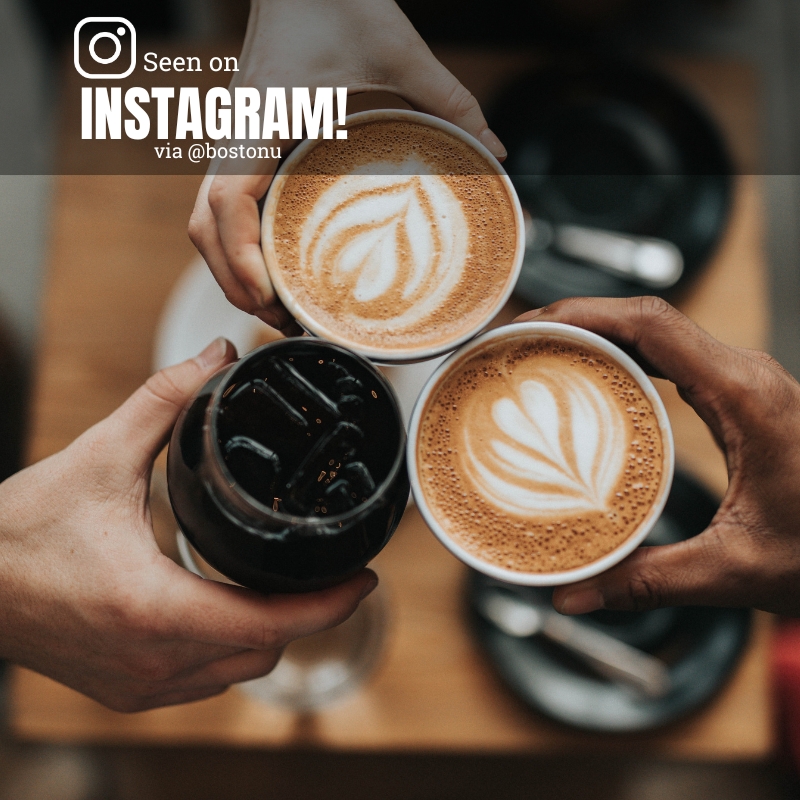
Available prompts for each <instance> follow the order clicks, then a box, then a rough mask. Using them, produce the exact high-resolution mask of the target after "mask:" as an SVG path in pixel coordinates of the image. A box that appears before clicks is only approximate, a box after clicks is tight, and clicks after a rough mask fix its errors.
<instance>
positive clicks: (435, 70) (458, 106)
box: [396, 43, 508, 161]
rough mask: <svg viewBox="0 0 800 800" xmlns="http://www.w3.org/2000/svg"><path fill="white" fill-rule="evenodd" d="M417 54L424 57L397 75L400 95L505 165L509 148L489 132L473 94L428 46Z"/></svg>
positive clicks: (423, 46)
mask: <svg viewBox="0 0 800 800" xmlns="http://www.w3.org/2000/svg"><path fill="white" fill-rule="evenodd" d="M417 51H418V52H419V53H420V54H421V55H420V56H419V57H418V58H417V59H415V60H413V61H411V62H410V63H407V64H404V68H403V71H402V72H401V73H399V74H398V75H397V89H396V91H397V93H398V94H399V95H400V96H401V97H402V98H403V99H404V100H406V101H408V102H409V103H410V104H411V105H412V106H413V107H414V108H416V109H417V110H419V111H424V112H426V113H428V114H433V115H434V116H437V117H440V118H441V119H444V120H447V121H448V122H452V123H453V124H454V125H457V126H458V127H459V128H461V129H463V130H465V131H466V132H467V133H469V134H471V135H472V136H474V137H475V138H476V139H477V140H478V141H479V142H480V143H481V144H482V145H483V146H484V147H486V149H487V150H488V151H489V152H490V153H491V154H492V155H493V156H494V157H495V158H497V159H499V160H501V161H502V160H503V159H504V158H505V157H506V156H507V155H508V153H507V151H506V148H505V147H504V146H503V144H502V142H501V141H500V140H499V139H498V138H497V136H496V135H495V134H494V132H493V131H491V130H490V128H489V126H488V124H487V123H486V117H484V116H483V111H481V107H480V105H479V103H478V101H477V100H476V99H475V97H474V96H473V95H472V93H471V92H470V91H469V90H468V89H467V88H466V87H465V86H464V85H463V84H461V83H460V82H459V81H458V79H457V78H456V77H455V75H453V74H452V73H451V72H450V71H449V70H447V69H445V67H444V66H442V64H440V63H439V61H438V60H437V59H436V57H435V56H434V55H433V53H431V51H430V50H429V49H428V47H427V45H425V44H424V43H423V45H422V47H420V48H418V49H417Z"/></svg>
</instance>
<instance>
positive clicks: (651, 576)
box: [553, 523, 746, 614]
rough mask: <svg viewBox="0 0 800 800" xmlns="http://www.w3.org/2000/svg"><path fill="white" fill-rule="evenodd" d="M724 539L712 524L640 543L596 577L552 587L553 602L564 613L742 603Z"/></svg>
mask: <svg viewBox="0 0 800 800" xmlns="http://www.w3.org/2000/svg"><path fill="white" fill-rule="evenodd" d="M723 541H724V537H723V536H722V535H721V533H720V526H715V525H714V524H713V523H712V527H711V528H709V529H708V530H707V531H705V532H704V533H702V534H701V535H700V536H696V537H694V538H693V539H688V540H686V541H685V542H679V543H677V544H671V545H664V546H661V547H640V548H638V549H637V550H635V551H634V552H633V553H632V554H631V555H630V556H628V558H626V559H625V560H624V561H622V562H621V563H619V564H617V566H615V567H613V568H612V569H610V570H608V571H607V572H604V573H603V574H601V575H598V576H597V577H595V578H590V579H589V580H586V581H581V582H580V583H575V584H570V585H569V586H559V587H558V588H557V589H556V590H555V591H554V592H553V606H554V607H555V609H556V610H557V611H560V612H561V613H562V614H587V613H589V612H590V611H597V610H599V609H604V608H605V609H610V610H614V611H647V610H650V609H653V608H661V607H663V606H684V605H712V606H726V605H734V606H738V605H741V602H742V597H743V596H746V589H745V588H744V587H743V586H742V583H743V581H742V580H740V579H739V578H737V574H738V573H737V570H735V569H732V568H731V565H730V564H729V563H728V561H729V560H728V559H727V558H726V553H725V549H724V546H723V544H722V542H723ZM743 592H745V594H743Z"/></svg>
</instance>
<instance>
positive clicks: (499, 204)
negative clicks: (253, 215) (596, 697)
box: [262, 111, 524, 363]
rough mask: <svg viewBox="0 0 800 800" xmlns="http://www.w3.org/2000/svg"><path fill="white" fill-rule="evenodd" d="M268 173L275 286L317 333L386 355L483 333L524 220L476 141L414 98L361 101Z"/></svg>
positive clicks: (505, 292) (514, 270) (267, 221)
mask: <svg viewBox="0 0 800 800" xmlns="http://www.w3.org/2000/svg"><path fill="white" fill-rule="evenodd" d="M346 127H347V139H346V140H339V139H332V140H320V141H310V142H306V143H304V145H301V147H300V148H298V151H295V153H293V154H292V156H290V158H289V160H288V161H287V163H286V164H285V165H284V166H283V167H282V170H281V172H280V173H279V174H278V176H277V177H276V179H275V181H274V182H273V185H272V187H271V189H270V193H269V195H268V198H267V204H266V206H265V210H264V223H263V235H262V242H263V248H264V256H265V260H266V263H267V267H268V269H269V273H270V276H271V278H272V280H273V283H274V285H275V289H276V291H277V293H278V295H279V296H280V298H281V300H282V301H283V302H284V304H285V305H286V306H287V308H288V309H289V310H290V311H291V312H292V313H293V314H294V315H295V316H296V318H297V319H298V321H299V322H300V323H301V324H302V325H303V326H304V327H305V328H306V329H307V330H309V331H310V332H311V333H314V334H316V335H318V336H322V337H324V338H326V339H329V340H331V341H334V342H337V343H338V344H342V345H345V346H347V347H350V348H352V349H354V350H356V351H357V352H360V353H361V354H363V355H367V356H370V357H372V358H376V359H378V360H383V361H386V362H389V363H392V362H402V361H414V360H421V359H424V358H430V357H433V356H435V355H439V354H441V353H443V352H447V351H448V350H451V349H453V348H455V347H456V346H457V345H458V344H460V343H461V342H463V341H466V339H468V338H470V337H472V336H474V335H475V334H476V333H478V332H479V331H480V330H481V329H482V328H483V327H484V326H485V325H486V324H487V323H488V322H489V321H490V320H491V318H492V317H493V316H494V315H495V314H496V313H497V311H499V310H500V308H501V307H502V306H503V304H504V303H505V301H506V300H507V299H508V296H509V294H510V293H511V290H512V289H513V286H514V283H515V282H516V278H517V275H518V272H519V267H520V264H521V259H522V253H523V250H524V241H523V237H524V231H523V226H522V223H521V211H520V208H519V202H518V200H517V197H516V194H515V192H514V189H513V187H512V186H511V183H510V181H509V179H508V177H507V176H506V175H505V173H504V172H503V170H502V168H501V167H500V165H499V164H498V163H497V162H496V161H495V160H494V158H493V157H492V156H491V155H490V154H489V153H488V151H485V150H484V149H483V147H482V145H480V144H479V143H478V142H476V141H475V140H473V139H471V137H469V136H468V135H467V134H465V133H464V132H463V131H460V130H459V129H457V128H454V126H451V125H448V124H447V123H444V122H442V121H441V120H437V119H435V118H433V117H428V116H426V115H424V114H417V113H415V112H400V111H391V112H365V113H363V114H357V115H354V116H353V117H351V118H350V119H349V121H348V123H347V126H346Z"/></svg>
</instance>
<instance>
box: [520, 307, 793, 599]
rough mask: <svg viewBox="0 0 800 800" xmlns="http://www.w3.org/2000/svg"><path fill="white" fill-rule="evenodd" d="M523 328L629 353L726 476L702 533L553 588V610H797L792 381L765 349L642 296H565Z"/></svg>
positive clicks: (531, 315) (525, 316)
mask: <svg viewBox="0 0 800 800" xmlns="http://www.w3.org/2000/svg"><path fill="white" fill-rule="evenodd" d="M523 320H525V321H527V320H536V321H542V322H545V321H546V322H565V323H569V324H571V325H578V326H580V327H582V328H587V329H588V330H591V331H594V332H595V333H598V334H600V335H601V336H605V337H606V338H608V339H611V340H612V341H614V342H616V343H617V344H619V345H620V346H621V347H623V348H625V349H627V350H629V351H631V352H632V354H633V355H634V357H635V358H637V359H638V360H639V361H641V362H644V366H645V368H646V369H647V370H648V371H649V372H650V373H651V374H655V375H656V376H658V377H664V378H667V379H668V380H670V381H672V382H673V383H674V384H675V385H676V386H677V388H678V392H679V393H680V395H681V397H682V398H683V399H684V400H685V401H686V402H687V403H688V404H689V405H690V406H691V407H692V408H693V409H694V410H695V411H696V412H697V414H698V415H699V416H700V417H701V419H702V420H703V421H704V422H705V423H706V424H707V425H708V426H709V428H710V429H711V432H712V433H713V435H714V438H715V439H716V441H717V443H718V444H719V446H720V447H721V448H722V451H723V453H724V454H725V459H726V462H727V468H728V490H727V492H726V494H725V498H724V499H723V501H722V505H721V506H720V508H719V511H718V512H717V514H716V516H715V517H714V519H713V520H712V522H711V524H710V525H709V526H708V528H707V529H706V530H705V531H704V532H703V533H701V534H700V535H699V536H696V537H694V538H693V539H689V540H687V541H685V542H680V543H678V544H671V545H665V546H662V547H643V548H639V549H637V550H635V551H634V552H633V553H632V554H631V555H630V556H629V557H628V558H626V559H625V560H624V561H622V562H621V563H620V564H618V565H617V566H615V567H613V568H612V569H610V570H608V571H607V572H605V573H603V574H601V575H598V576H596V577H594V578H591V579H589V580H586V581H582V582H580V583H576V584H572V585H570V586H561V587H559V588H557V589H556V590H555V592H554V594H553V605H554V606H555V608H556V609H557V610H559V611H561V612H562V613H563V614H585V613H588V612H589V611H595V610H597V609H599V608H608V609H617V610H645V609H651V608H658V607H660V606H678V605H712V606H731V607H735V606H753V607H755V608H761V609H765V610H767V611H773V612H778V613H784V614H791V615H798V614H800V528H798V522H797V520H798V519H800V482H799V481H798V475H800V384H798V383H797V381H795V380H794V378H792V377H791V375H789V373H788V372H786V370H784V369H783V367H781V366H780V364H778V363H777V362H776V361H775V360H774V359H773V358H771V357H770V356H768V355H767V354H766V353H762V352H759V351H756V350H746V349H743V348H739V347H729V346H728V345H725V344H722V343H721V342H719V341H717V340H716V339H714V338H713V337H712V336H710V335H709V334H708V333H706V332H705V331H703V330H702V329H701V328H699V327H698V326H697V325H695V324H694V323H693V322H692V321H691V320H689V319H688V318H687V317H685V316H684V315H683V314H681V313H680V312H678V311H677V310H676V309H674V308H673V307H672V306H670V305H669V304H668V303H666V302H664V301H663V300H659V299H658V298H654V297H637V298H632V299H627V300H617V299H601V298H574V299H570V300H563V301H561V302H558V303H554V304H553V305H551V306H548V307H547V308H544V309H539V310H536V311H531V312H529V313H528V314H523V315H522V316H521V317H519V318H518V320H517V321H523Z"/></svg>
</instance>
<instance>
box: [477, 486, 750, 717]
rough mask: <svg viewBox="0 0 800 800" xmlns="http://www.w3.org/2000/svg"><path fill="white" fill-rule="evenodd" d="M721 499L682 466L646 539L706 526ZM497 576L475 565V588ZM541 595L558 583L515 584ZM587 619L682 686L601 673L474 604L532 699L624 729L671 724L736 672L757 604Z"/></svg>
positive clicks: (511, 682) (550, 712)
mask: <svg viewBox="0 0 800 800" xmlns="http://www.w3.org/2000/svg"><path fill="white" fill-rule="evenodd" d="M717 507H718V503H717V502H716V501H715V500H714V498H713V497H712V496H711V495H710V494H709V493H708V492H707V490H706V489H704V488H703V487H702V486H701V485H700V484H699V483H697V481H695V480H694V479H693V478H691V477H690V476H689V475H687V474H686V473H684V472H681V471H676V473H675V479H674V482H673V485H672V491H671V493H670V497H669V500H668V501H667V505H666V508H665V510H664V513H663V515H662V517H661V519H660V520H659V522H658V524H657V526H656V528H654V530H653V533H652V534H651V536H650V537H648V540H647V541H646V542H645V544H644V545H643V546H651V545H659V544H669V543H671V542H676V541H681V540H683V539H689V538H691V537H692V536H696V535H697V534H698V533H700V532H701V531H703V530H704V529H705V528H706V527H707V526H708V523H709V522H710V521H711V519H712V518H713V516H714V514H715V513H716V510H717ZM487 582H490V583H492V584H496V581H492V579H490V578H487V577H485V576H483V575H481V574H479V573H477V572H471V573H470V577H469V583H468V595H469V596H470V597H471V596H472V595H473V594H474V593H475V592H477V591H479V590H480V589H481V588H482V587H483V586H484V584H486V583H487ZM514 588H515V591H516V592H517V593H518V594H523V593H524V594H527V596H529V597H530V599H531V602H535V603H540V604H544V603H547V604H549V603H550V597H551V595H552V590H550V589H541V588H523V587H514ZM582 619H583V621H584V622H586V623H587V624H589V625H591V626H592V627H595V628H598V629H601V630H603V631H604V632H606V633H609V634H611V635H612V636H615V637H616V638H618V639H621V640H623V641H625V642H627V643H628V644H631V645H633V646H635V647H638V648H640V649H642V650H645V651H647V652H648V653H651V654H653V655H656V656H658V657H659V658H661V659H663V660H664V661H665V662H666V663H667V665H668V667H669V673H670V678H671V682H672V689H671V690H670V692H669V693H668V694H667V695H665V696H664V697H661V698H657V699H653V698H648V697H645V696H644V695H641V694H639V693H637V692H636V691H634V690H632V689H630V688H628V687H626V686H623V685H621V684H617V683H612V682H610V681H607V680H605V679H604V678H601V677H600V676H598V675H597V674H596V673H594V672H593V671H591V670H590V669H589V668H588V667H586V666H585V665H584V664H583V663H582V662H581V661H579V660H578V659H577V658H575V657H573V656H572V655H571V654H570V653H568V652H567V651H566V650H564V649H563V648H561V647H560V646H559V645H557V644H554V643H552V642H550V641H548V640H547V639H545V638H543V637H541V636H533V637H531V638H528V639H515V638H513V637H511V636H508V635H506V634H504V633H502V632H501V631H500V630H499V629H498V628H496V627H495V626H494V625H493V624H492V623H490V622H487V621H486V620H485V619H484V618H483V617H481V616H480V615H479V614H477V612H476V611H475V610H474V608H473V607H472V604H471V603H470V624H471V626H472V629H473V631H474V633H475V635H476V636H477V638H478V641H479V642H480V644H481V645H482V647H483V649H484V651H485V652H486V654H487V656H488V658H489V660H490V661H491V662H492V663H493V665H494V667H495V668H496V669H497V671H498V673H499V674H500V677H501V678H502V679H503V680H504V681H505V683H506V684H507V685H508V686H509V687H510V688H511V689H512V691H514V692H515V693H516V694H517V695H518V696H519V697H520V698H521V699H522V700H523V701H524V702H525V703H526V704H528V705H529V706H531V707H532V708H533V709H535V710H537V711H540V712H542V713H543V714H546V715H547V716H549V717H552V718H553V719H555V720H558V721H559V722H563V723H566V724H568V725H572V726H574V727H577V728H582V729H584V730H589V731H604V732H615V733H624V732H631V731H642V730H648V729H650V728H656V727H659V726H661V725H665V724H666V723H668V722H671V721H673V720H675V719H677V718H679V717H682V716H684V715H686V714H688V713H690V712H691V711H693V710H695V709H696V708H698V707H699V706H701V705H703V704H704V703H705V702H707V701H708V700H709V699H710V698H711V697H713V696H714V694H715V693H716V692H717V691H718V690H719V689H720V688H721V687H722V685H723V684H724V683H725V681H726V680H727V678H728V677H729V676H730V674H731V673H732V671H733V669H734V668H735V666H736V664H737V663H738V660H739V656H740V655H741V653H742V651H743V649H744V647H745V645H746V643H747V640H748V636H749V632H750V625H751V612H750V611H749V610H745V609H727V608H694V607H685V608H662V609H656V610H654V611H646V612H622V611H616V612H615V611H598V612H595V613H593V614H586V615H584V616H583V617H582Z"/></svg>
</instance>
